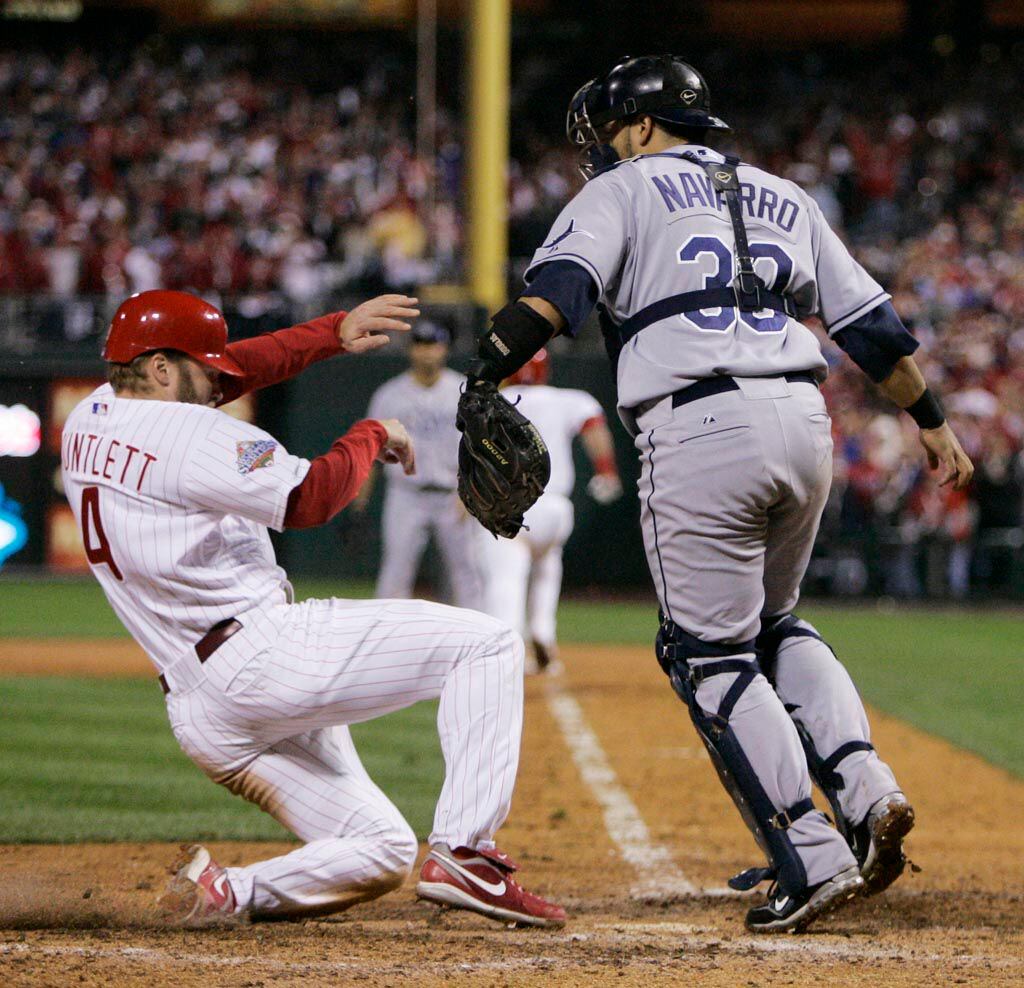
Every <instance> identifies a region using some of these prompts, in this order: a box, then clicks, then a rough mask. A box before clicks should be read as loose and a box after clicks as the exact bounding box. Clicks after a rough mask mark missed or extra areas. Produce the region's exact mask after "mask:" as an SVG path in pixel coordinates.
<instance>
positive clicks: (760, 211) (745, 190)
mask: <svg viewBox="0 0 1024 988" xmlns="http://www.w3.org/2000/svg"><path fill="white" fill-rule="evenodd" d="M649 177H650V180H651V182H652V184H653V185H654V187H655V188H656V189H657V190H658V192H659V193H660V194H661V200H662V202H663V203H664V204H665V208H666V209H667V210H668V211H669V212H670V213H674V212H675V211H676V209H696V208H700V209H705V210H706V209H715V210H718V211H719V212H721V211H722V210H723V209H725V208H727V207H726V205H725V200H724V199H723V197H722V193H721V192H719V191H718V190H717V189H716V188H715V187H714V185H713V184H712V182H711V179H710V178H708V176H707V175H706V174H704V173H702V172H697V173H694V172H693V171H692V170H690V171H682V170H680V171H679V172H678V173H677V174H676V175H674V176H673V175H672V174H670V173H665V174H664V175H651V176H649ZM739 186H740V191H739V199H740V203H741V204H742V207H743V212H744V214H745V216H746V217H747V218H749V219H752V220H754V219H756V220H763V221H764V222H765V223H773V224H774V225H775V226H777V227H778V228H779V229H780V230H784V231H785V232H786V233H790V232H792V230H793V226H794V224H795V223H796V221H797V216H798V215H799V213H800V206H799V205H798V204H797V202H796V201H795V200H794V199H791V198H789V197H788V196H785V195H782V196H780V193H779V192H778V191H776V190H775V189H772V188H770V187H769V186H767V185H760V186H757V185H754V183H753V182H740V183H739Z"/></svg>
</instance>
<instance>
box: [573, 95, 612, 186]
mask: <svg viewBox="0 0 1024 988" xmlns="http://www.w3.org/2000/svg"><path fill="white" fill-rule="evenodd" d="M597 86H598V80H597V79H591V80H590V82H587V83H584V84H583V85H582V86H580V88H579V89H577V90H576V93H575V95H574V96H573V98H572V99H571V100H570V101H569V112H568V113H567V114H566V118H565V135H566V137H568V138H569V143H570V144H571V145H572V146H573V147H575V148H576V149H577V151H576V167H577V168H579V170H580V174H581V175H582V176H583V177H584V178H585V179H586V180H587V181H588V182H589V181H590V179H592V178H593V177H594V176H595V175H596V174H598V172H601V171H604V169H605V168H608V167H610V166H611V165H614V164H615V162H616V161H618V160H619V154H618V152H617V151H616V150H615V148H613V147H612V146H611V145H610V144H605V143H603V142H602V140H601V138H600V137H599V136H598V133H597V130H596V129H595V127H594V125H593V123H592V122H591V120H590V109H589V108H588V106H587V102H588V96H589V97H590V102H591V103H593V96H594V95H595V92H596V89H597Z"/></svg>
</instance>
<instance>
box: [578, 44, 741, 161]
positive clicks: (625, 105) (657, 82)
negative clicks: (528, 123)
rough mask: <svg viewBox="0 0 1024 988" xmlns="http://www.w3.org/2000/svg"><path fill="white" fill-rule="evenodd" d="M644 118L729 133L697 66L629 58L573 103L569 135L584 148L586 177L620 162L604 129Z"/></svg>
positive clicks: (667, 58) (662, 58)
mask: <svg viewBox="0 0 1024 988" xmlns="http://www.w3.org/2000/svg"><path fill="white" fill-rule="evenodd" d="M638 113H646V114H649V115H650V116H652V117H654V119H655V120H663V121H666V122H667V123H673V124H677V125H681V126H686V127H703V128H707V129H708V130H728V129H729V125H728V124H727V123H726V122H725V121H724V120H720V119H719V118H718V117H715V116H712V114H711V97H710V94H709V93H708V84H707V83H706V82H705V81H704V77H703V76H702V75H701V74H700V73H699V72H698V71H697V70H696V69H695V68H694V67H693V66H692V65H688V64H687V63H686V62H684V61H683V60H682V59H681V58H679V57H678V56H677V55H641V56H638V57H636V58H624V59H622V61H620V62H619V63H618V64H617V65H615V66H614V67H613V68H612V69H611V70H610V71H609V72H608V74H607V75H605V76H603V77H598V78H597V79H592V80H591V81H590V82H588V83H586V84H585V85H584V86H581V87H580V88H579V89H578V90H577V91H576V93H575V95H574V96H573V98H572V100H571V101H570V103H569V113H568V116H567V119H566V124H565V129H566V135H567V136H568V138H569V142H570V143H571V144H573V145H575V146H576V147H578V148H579V149H580V170H581V171H582V172H583V174H584V176H585V177H586V178H591V177H593V175H594V174H595V173H596V172H597V171H599V170H600V169H601V168H604V167H607V166H608V165H609V164H612V163H613V162H615V161H617V160H618V155H617V154H616V153H615V151H614V149H612V148H611V147H610V146H609V145H607V144H603V143H602V142H601V139H600V138H599V136H598V129H599V128H600V127H602V126H603V125H604V124H606V123H609V122H611V121H612V120H621V119H623V118H625V117H631V116H634V115H635V114H638Z"/></svg>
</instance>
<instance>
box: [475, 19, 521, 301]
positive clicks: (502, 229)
mask: <svg viewBox="0 0 1024 988" xmlns="http://www.w3.org/2000/svg"><path fill="white" fill-rule="evenodd" d="M469 2H470V3H471V4H472V16H471V18H470V39H469V59H470V63H469V71H470V107H469V120H468V121H467V130H468V136H469V171H468V177H469V188H468V193H469V194H468V195H467V197H466V202H467V204H468V209H469V289H470V293H471V295H472V297H473V301H474V302H476V303H477V304H478V305H482V306H484V307H485V308H486V309H487V310H488V311H489V312H494V311H496V310H497V309H499V308H501V306H502V305H503V304H504V303H505V265H506V260H507V254H508V209H507V206H508V188H507V176H506V171H507V168H508V106H509V57H510V56H509V49H510V35H511V30H510V22H511V8H510V4H511V0H469Z"/></svg>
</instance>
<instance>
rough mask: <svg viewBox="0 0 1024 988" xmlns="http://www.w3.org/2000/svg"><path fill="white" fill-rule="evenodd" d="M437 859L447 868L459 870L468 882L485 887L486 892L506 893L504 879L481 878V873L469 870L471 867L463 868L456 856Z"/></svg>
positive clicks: (478, 886) (493, 893)
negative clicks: (487, 879)
mask: <svg viewBox="0 0 1024 988" xmlns="http://www.w3.org/2000/svg"><path fill="white" fill-rule="evenodd" d="M437 860H438V861H439V862H440V863H441V864H442V865H443V866H444V867H445V868H452V869H454V870H455V871H456V872H458V874H459V875H460V876H461V877H462V878H464V879H466V881H468V882H471V883H472V884H473V885H475V886H476V887H477V888H479V889H483V891H484V892H487V893H489V894H490V895H504V894H505V882H504V881H500V882H488V881H486V880H485V879H483V878H481V877H480V876H479V875H475V874H473V872H471V871H469V869H467V868H463V867H462V865H460V864H459V863H458V861H456V860H455V859H454V858H449V857H447V856H445V857H438V858H437Z"/></svg>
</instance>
